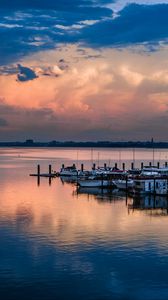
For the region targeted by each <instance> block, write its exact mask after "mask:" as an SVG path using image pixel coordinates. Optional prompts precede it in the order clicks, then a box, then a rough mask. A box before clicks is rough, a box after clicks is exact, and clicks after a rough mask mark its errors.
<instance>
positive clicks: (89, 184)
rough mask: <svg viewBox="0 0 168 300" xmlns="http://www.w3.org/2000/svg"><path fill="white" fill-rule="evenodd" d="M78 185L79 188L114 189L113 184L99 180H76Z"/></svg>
mask: <svg viewBox="0 0 168 300" xmlns="http://www.w3.org/2000/svg"><path fill="white" fill-rule="evenodd" d="M78 185H79V186H80V187H100V188H104V187H109V188H110V187H111V188H112V187H114V183H113V182H112V181H109V180H106V179H105V180H101V179H91V178H90V179H85V180H78Z"/></svg>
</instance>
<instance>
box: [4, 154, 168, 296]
mask: <svg viewBox="0 0 168 300" xmlns="http://www.w3.org/2000/svg"><path fill="white" fill-rule="evenodd" d="M25 151H26V155H27V156H31V155H32V153H31V151H30V153H28V150H25ZM23 152H24V151H23ZM39 152H40V151H39ZM33 153H34V152H33ZM14 154H15V152H13V154H12V155H14ZM34 154H36V153H34ZM71 154H72V151H70V153H69V155H71ZM8 155H10V153H8ZM22 155H24V153H22ZM40 155H41V159H42V153H41V154H40ZM53 155H54V154H53ZM60 155H61V154H60ZM66 155H67V157H68V154H66ZM85 155H86V153H85ZM46 157H48V151H47V152H46V153H45V155H44V158H46ZM17 160H18V158H16V160H15V159H14V158H13V163H12V162H10V164H12V165H13V167H11V168H9V167H6V168H3V170H2V169H1V172H0V190H1V193H0V236H1V247H0V292H1V297H2V299H26V300H29V299H33V300H35V299H36V300H37V299H40V300H43V299H44V300H46V299H49V300H54V299H59V300H65V299H69V298H72V299H74V300H78V299H82V300H84V299H89V300H110V299H114V300H122V299H130V300H141V299H148V298H149V299H151V300H154V299H162V300H167V286H168V271H167V270H168V235H167V226H168V218H167V217H163V216H167V198H161V197H155V198H152V197H149V196H146V197H142V198H134V197H132V196H130V195H126V194H125V193H124V192H118V191H115V190H110V191H109V190H107V189H103V190H101V189H97V188H96V189H81V188H77V187H76V184H74V183H73V182H65V180H64V181H61V180H60V178H55V179H53V180H52V181H51V185H49V181H48V179H46V178H41V180H40V185H37V181H36V180H37V178H32V177H29V176H28V175H29V173H31V172H32V170H33V168H34V162H33V163H32V162H31V161H30V160H29V159H28V160H27V159H25V160H22V163H21V162H20V167H19V168H18V166H17ZM0 164H1V162H0ZM8 164H9V161H8ZM4 165H5V164H4V162H3V166H4ZM44 166H46V162H45V163H44ZM47 167H48V161H47ZM46 169H47V168H46ZM151 212H152V213H151ZM155 215H157V218H155V217H154V216H155ZM156 270H157V271H156Z"/></svg>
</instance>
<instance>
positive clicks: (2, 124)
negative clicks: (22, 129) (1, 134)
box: [0, 118, 8, 127]
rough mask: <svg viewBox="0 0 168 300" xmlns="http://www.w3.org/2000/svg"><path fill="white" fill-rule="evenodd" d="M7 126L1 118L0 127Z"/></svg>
mask: <svg viewBox="0 0 168 300" xmlns="http://www.w3.org/2000/svg"><path fill="white" fill-rule="evenodd" d="M6 126H8V122H7V121H6V120H5V119H3V118H0V127H6Z"/></svg>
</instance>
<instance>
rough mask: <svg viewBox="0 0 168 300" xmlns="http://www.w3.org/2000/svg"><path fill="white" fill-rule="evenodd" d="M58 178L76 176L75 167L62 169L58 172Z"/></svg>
mask: <svg viewBox="0 0 168 300" xmlns="http://www.w3.org/2000/svg"><path fill="white" fill-rule="evenodd" d="M59 174H60V176H69V177H70V176H77V175H78V171H77V169H76V167H75V165H73V166H70V167H62V168H61V170H60V173H59Z"/></svg>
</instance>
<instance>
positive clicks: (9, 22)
mask: <svg viewBox="0 0 168 300" xmlns="http://www.w3.org/2000/svg"><path fill="white" fill-rule="evenodd" d="M11 2H12V3H11ZM167 16H168V0H165V1H164V0H163V1H162V0H148V1H147V0H128V1H127V0H111V1H109V0H29V1H28V0H13V1H11V0H10V1H9V0H0V41H1V43H0V141H16V140H18V141H22V140H25V139H30V138H31V139H34V140H35V141H50V140H60V141H64V140H68V141H69V140H74V141H88V140H89V141H97V140H98V141H101V140H109V141H113V140H115V141H124V140H151V137H153V138H154V139H155V140H158V141H165V140H167V139H168V134H167V132H168V18H167Z"/></svg>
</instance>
